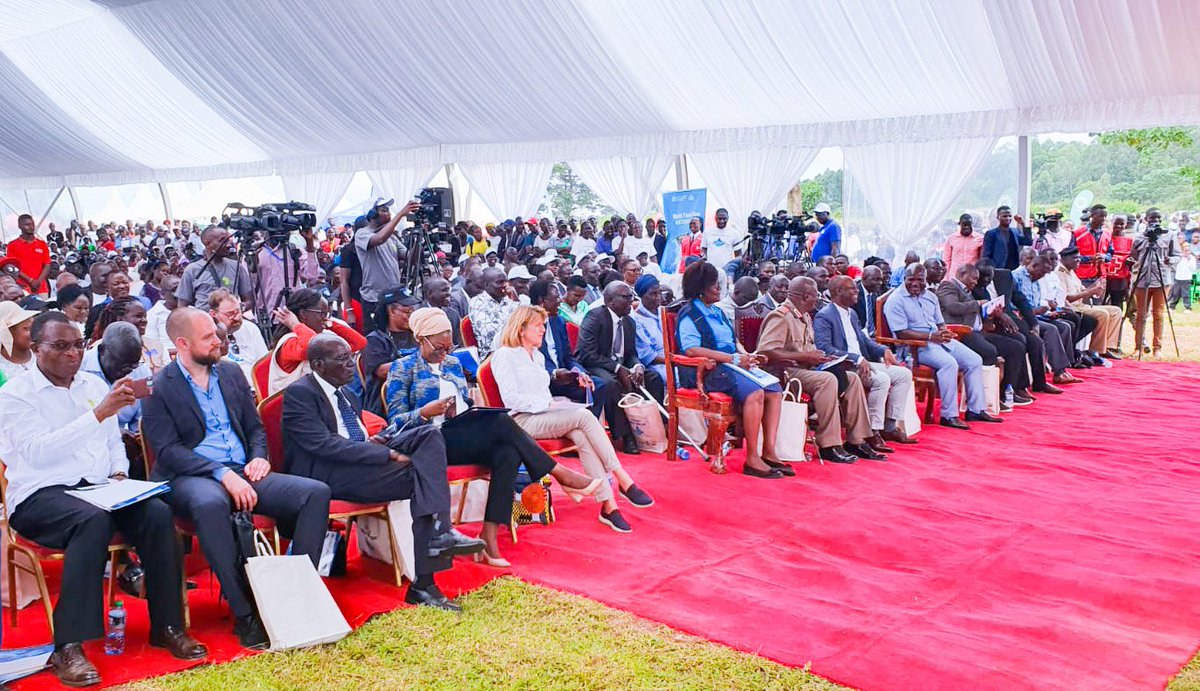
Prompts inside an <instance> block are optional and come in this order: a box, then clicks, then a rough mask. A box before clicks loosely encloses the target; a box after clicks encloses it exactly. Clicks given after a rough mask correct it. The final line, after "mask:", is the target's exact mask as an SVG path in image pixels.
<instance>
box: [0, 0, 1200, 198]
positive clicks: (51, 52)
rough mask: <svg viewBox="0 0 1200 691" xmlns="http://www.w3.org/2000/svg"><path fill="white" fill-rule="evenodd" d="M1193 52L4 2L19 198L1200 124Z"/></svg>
mask: <svg viewBox="0 0 1200 691" xmlns="http://www.w3.org/2000/svg"><path fill="white" fill-rule="evenodd" d="M1197 34H1200V3H1198V2H1187V1H1183V0H1039V2H1032V3H1021V2H1011V1H1010V0H842V1H841V2H836V3H834V2H828V1H827V0H754V1H753V2H747V1H746V0H495V1H494V2H486V3H480V2H469V1H468V0H448V1H447V0H407V1H406V2H402V3H398V2H392V1H391V0H343V1H342V2H336V3H331V2H326V1H325V0H186V1H185V0H143V1H140V2H139V1H136V0H101V1H96V0H0V98H2V99H3V100H4V102H5V104H6V108H5V110H4V113H3V115H0V187H3V188H16V189H29V188H46V187H58V186H60V185H63V184H69V185H79V186H86V185H115V184H127V183H135V182H169V181H186V180H203V179H211V178H218V177H239V176H250V175H267V174H281V175H303V174H317V173H322V174H328V173H346V172H351V171H355V170H386V169H402V168H414V167H424V166H426V165H432V166H437V165H440V164H443V163H464V164H472V163H474V164H502V163H517V162H521V163H535V162H537V163H540V162H544V161H547V160H552V161H561V160H571V159H599V158H609V157H614V156H640V157H650V156H669V155H678V154H697V153H708V152H721V151H747V150H764V149H779V148H787V147H791V148H802V147H808V148H811V147H820V146H831V145H833V146H865V145H872V144H880V143H888V142H918V141H932V140H945V139H960V138H979V137H997V136H1002V135H1010V134H1029V133H1037V132H1050V131H1096V130H1101V129H1114V128H1125V127H1139V126H1148V125H1161V124H1194V123H1196V122H1197V121H1198V120H1200V71H1197V70H1194V69H1192V65H1193V60H1192V55H1191V52H1192V45H1193V43H1194V41H1193V37H1194V36H1196V35H1197ZM272 37H277V38H272ZM514 41H515V42H516V43H515V44H514ZM514 45H519V46H520V48H519V49H514ZM1114 45H1123V46H1127V49H1124V50H1113V49H1112V46H1114ZM439 46H440V47H441V48H435V47H439ZM380 158H386V159H388V160H379V159H380ZM427 159H428V160H427Z"/></svg>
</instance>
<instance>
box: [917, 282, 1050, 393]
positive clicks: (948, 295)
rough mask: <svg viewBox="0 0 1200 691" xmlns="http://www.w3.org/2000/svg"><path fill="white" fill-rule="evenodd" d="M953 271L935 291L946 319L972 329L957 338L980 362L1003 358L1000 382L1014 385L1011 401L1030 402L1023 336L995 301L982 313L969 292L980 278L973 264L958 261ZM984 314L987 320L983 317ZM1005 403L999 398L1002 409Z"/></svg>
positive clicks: (978, 303)
mask: <svg viewBox="0 0 1200 691" xmlns="http://www.w3.org/2000/svg"><path fill="white" fill-rule="evenodd" d="M954 273H955V275H954V276H953V277H952V278H948V279H946V280H944V281H942V282H941V283H939V284H938V287H937V290H936V291H935V292H936V293H937V296H938V303H939V304H940V305H941V308H942V314H943V315H945V317H946V321H947V323H950V324H961V325H963V326H969V327H971V333H968V334H966V335H963V336H960V337H959V339H958V340H959V341H961V342H962V344H963V345H965V346H966V347H968V348H970V349H971V350H973V351H975V352H976V353H978V354H979V357H981V358H983V364H985V365H992V366H994V365H995V364H996V361H997V358H999V357H1003V358H1004V372H1003V375H1002V376H1001V377H1000V386H1001V387H1002V388H1003V387H1005V386H1011V387H1013V405H1029V404H1030V403H1032V402H1033V399H1032V398H1031V397H1030V396H1029V393H1028V388H1029V372H1028V371H1027V370H1026V367H1025V337H1024V336H1023V335H1021V332H1020V331H1019V330H1017V329H1016V325H1015V324H1012V323H1011V321H1010V320H1008V321H1006V320H1005V319H1003V314H1004V307H1002V306H999V305H997V306H996V307H995V308H994V309H992V311H991V312H989V313H988V314H987V315H984V314H982V313H981V311H980V310H981V308H982V305H981V304H980V303H981V302H982V301H983V300H982V299H979V300H976V299H975V298H974V297H972V296H971V291H972V290H974V288H975V284H976V283H978V282H979V269H977V268H975V265H974V264H959V266H958V269H956V270H955V272H954ZM985 316H986V321H985V319H984V317H985ZM1004 406H1005V403H1004V401H1003V400H1002V401H1001V402H1000V407H1001V410H1004V409H1005V408H1004Z"/></svg>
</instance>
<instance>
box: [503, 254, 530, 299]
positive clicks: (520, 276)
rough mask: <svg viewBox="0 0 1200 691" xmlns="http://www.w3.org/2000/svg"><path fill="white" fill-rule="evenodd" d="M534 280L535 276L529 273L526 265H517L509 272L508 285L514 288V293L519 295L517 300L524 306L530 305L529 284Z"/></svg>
mask: <svg viewBox="0 0 1200 691" xmlns="http://www.w3.org/2000/svg"><path fill="white" fill-rule="evenodd" d="M532 280H533V274H531V273H529V269H527V268H525V265H524V264H517V265H516V266H514V267H513V268H511V269H509V270H508V284H509V285H510V286H512V289H513V291H515V292H516V294H517V300H518V301H520V303H521V304H522V305H528V304H529V282H530V281H532Z"/></svg>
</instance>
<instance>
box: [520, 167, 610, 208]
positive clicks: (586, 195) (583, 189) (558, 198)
mask: <svg viewBox="0 0 1200 691" xmlns="http://www.w3.org/2000/svg"><path fill="white" fill-rule="evenodd" d="M550 213H553V214H554V216H555V217H556V218H570V217H571V216H575V215H577V214H578V215H585V216H591V215H595V216H599V215H605V216H611V215H612V214H614V213H616V212H615V211H613V209H612V207H610V206H608V205H607V204H605V203H604V201H603V200H602V199H600V196H599V195H597V194H596V193H595V192H593V191H592V188H591V187H588V186H587V184H586V183H584V181H583V180H581V179H580V177H579V176H578V175H576V174H575V171H573V170H571V166H569V165H567V164H566V163H555V164H554V169H553V170H552V171H551V172H550V184H548V185H547V186H546V201H544V202H542V205H541V207H540V208H539V209H538V214H540V215H543V216H544V215H547V214H550Z"/></svg>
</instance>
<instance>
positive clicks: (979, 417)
mask: <svg viewBox="0 0 1200 691" xmlns="http://www.w3.org/2000/svg"><path fill="white" fill-rule="evenodd" d="M966 418H967V422H1004V420H1001V419H1000V418H998V417H996V416H995V415H990V414H989V413H988V412H987V411H986V410H985V411H983V412H980V413H972V412H971V411H969V410H968V411H967V415H966Z"/></svg>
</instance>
